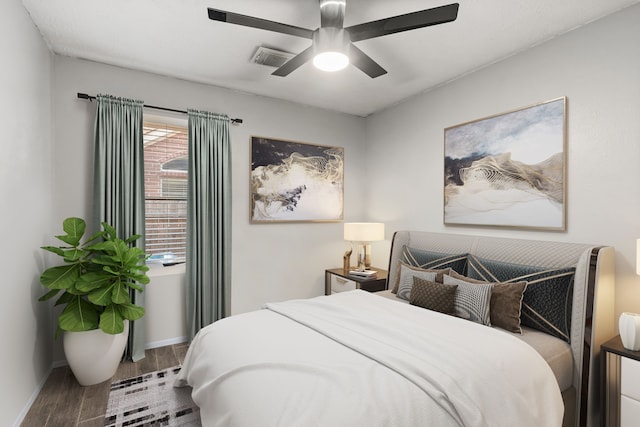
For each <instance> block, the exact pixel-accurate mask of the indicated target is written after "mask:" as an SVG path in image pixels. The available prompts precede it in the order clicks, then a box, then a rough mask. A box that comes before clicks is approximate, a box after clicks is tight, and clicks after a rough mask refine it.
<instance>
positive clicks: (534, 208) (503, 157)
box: [443, 97, 567, 231]
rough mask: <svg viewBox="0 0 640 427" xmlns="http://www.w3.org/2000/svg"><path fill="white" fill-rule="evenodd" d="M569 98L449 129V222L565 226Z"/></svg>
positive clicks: (446, 187) (446, 133) (446, 213)
mask: <svg viewBox="0 0 640 427" xmlns="http://www.w3.org/2000/svg"><path fill="white" fill-rule="evenodd" d="M566 108H567V99H566V97H560V98H556V99H552V100H550V101H545V102H541V103H538V104H535V105H531V106H528V107H524V108H520V109H517V110H512V111H509V112H506V113H501V114H496V115H493V116H489V117H485V118H482V119H478V120H473V121H470V122H466V123H462V124H459V125H455V126H451V127H448V128H446V129H445V130H444V212H443V218H444V224H445V225H465V226H488V227H507V228H519V229H536V230H553V231H564V230H566V196H565V195H566V182H567V180H566V144H567V137H566V135H567V124H566Z"/></svg>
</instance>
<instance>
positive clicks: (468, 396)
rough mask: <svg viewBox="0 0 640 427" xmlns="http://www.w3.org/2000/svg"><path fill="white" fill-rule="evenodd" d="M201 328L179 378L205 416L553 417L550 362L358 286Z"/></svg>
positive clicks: (270, 419) (218, 419)
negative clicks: (190, 391) (353, 289)
mask: <svg viewBox="0 0 640 427" xmlns="http://www.w3.org/2000/svg"><path fill="white" fill-rule="evenodd" d="M266 308H267V309H265V310H259V311H255V312H251V313H245V314H241V315H236V316H232V317H229V318H226V319H223V320H220V321H217V322H215V323H214V324H212V325H210V326H208V327H206V328H203V329H202V330H201V331H200V332H199V333H198V335H197V336H196V337H195V339H194V340H193V342H192V344H191V346H190V347H189V352H188V354H187V356H186V359H185V362H184V365H183V368H182V370H181V372H180V376H179V378H178V380H177V381H176V385H177V386H183V385H190V386H192V387H193V393H192V396H193V400H194V401H195V403H196V404H197V405H198V406H199V407H200V411H201V416H202V423H203V426H205V427H206V426H239V427H240V426H287V427H289V426H332V427H334V426H439V427H440V426H469V427H471V426H491V427H495V426H519V427H525V426H536V427H538V426H549V427H552V426H560V425H561V424H562V414H563V404H562V398H561V396H560V390H559V389H558V385H557V382H556V380H555V378H554V376H553V374H552V372H551V369H550V368H549V367H548V365H547V364H546V362H545V361H544V360H543V359H542V357H540V356H539V355H538V353H536V352H535V350H533V349H532V348H531V347H530V346H528V345H527V344H525V343H524V342H522V341H520V340H518V339H517V338H514V337H512V336H510V335H509V334H506V333H502V332H500V331H498V330H495V329H492V328H489V327H486V326H482V325H478V324H475V323H472V322H469V321H466V320H462V319H458V318H455V317H452V316H447V315H443V314H440V313H436V312H433V311H429V310H425V309H422V308H418V307H414V306H410V305H406V304H399V303H397V302H395V301H391V300H388V299H385V298H380V297H378V296H376V295H374V294H369V293H367V292H364V291H360V290H357V291H352V292H343V293H339V294H334V295H331V296H326V297H318V298H313V299H308V300H294V301H287V302H283V303H273V304H267V306H266Z"/></svg>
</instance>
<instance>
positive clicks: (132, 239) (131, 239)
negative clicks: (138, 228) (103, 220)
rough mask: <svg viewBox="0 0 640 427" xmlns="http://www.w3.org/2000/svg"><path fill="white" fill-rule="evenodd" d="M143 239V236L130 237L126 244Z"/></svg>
mask: <svg viewBox="0 0 640 427" xmlns="http://www.w3.org/2000/svg"><path fill="white" fill-rule="evenodd" d="M141 237H142V234H134V235H133V236H130V237H129V238H128V239H127V240H125V242H127V243H131V242H135V241H136V240H138V239H139V238H141Z"/></svg>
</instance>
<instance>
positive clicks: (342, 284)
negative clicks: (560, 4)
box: [324, 267, 387, 295]
mask: <svg viewBox="0 0 640 427" xmlns="http://www.w3.org/2000/svg"><path fill="white" fill-rule="evenodd" d="M369 269H370V270H375V271H376V272H377V274H376V277H375V278H371V279H366V278H363V277H356V276H352V275H349V272H348V271H344V269H342V268H331V269H328V270H325V272H324V293H325V295H331V294H332V293H335V292H344V291H352V290H354V289H362V290H365V291H369V292H378V291H384V290H385V289H386V288H387V270H382V269H379V268H374V267H370V268H369Z"/></svg>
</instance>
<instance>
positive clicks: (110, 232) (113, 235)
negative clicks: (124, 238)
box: [102, 222, 118, 239]
mask: <svg viewBox="0 0 640 427" xmlns="http://www.w3.org/2000/svg"><path fill="white" fill-rule="evenodd" d="M102 228H104V231H105V232H106V233H107V236H108V237H109V238H110V239H117V238H118V234H117V233H116V229H115V228H113V227H112V226H110V225H109V224H107V223H106V222H103V223H102Z"/></svg>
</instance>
